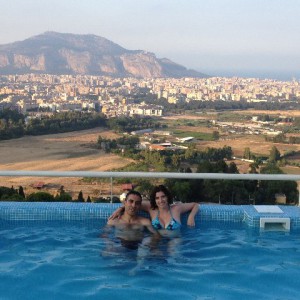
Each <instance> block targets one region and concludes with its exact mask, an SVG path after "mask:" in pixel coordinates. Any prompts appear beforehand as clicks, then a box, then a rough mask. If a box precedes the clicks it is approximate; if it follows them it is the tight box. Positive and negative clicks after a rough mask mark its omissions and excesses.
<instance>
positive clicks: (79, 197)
mask: <svg viewBox="0 0 300 300" xmlns="http://www.w3.org/2000/svg"><path fill="white" fill-rule="evenodd" d="M77 201H78V202H84V198H83V194H82V191H80V192H79V194H78V197H77Z"/></svg>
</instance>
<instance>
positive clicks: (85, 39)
mask: <svg viewBox="0 0 300 300" xmlns="http://www.w3.org/2000/svg"><path fill="white" fill-rule="evenodd" d="M24 73H48V74H70V75H76V74H81V75H84V74H86V75H108V76H115V77H126V76H132V77H138V78H149V77H207V75H205V74H202V73H200V72H197V71H194V70H188V69H187V68H185V67H184V66H181V65H179V64H176V63H174V62H172V61H171V60H169V59H167V58H163V59H159V58H157V57H156V55H155V54H154V53H150V52H146V51H142V50H127V49H125V48H123V47H121V46H119V45H117V44H116V43H114V42H112V41H110V40H108V39H106V38H103V37H100V36H96V35H90V34H89V35H79V34H69V33H57V32H45V33H43V34H40V35H37V36H33V37H30V38H28V39H26V40H24V41H19V42H14V43H11V44H6V45H0V74H24Z"/></svg>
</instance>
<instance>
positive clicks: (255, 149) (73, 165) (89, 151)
mask: <svg viewBox="0 0 300 300" xmlns="http://www.w3.org/2000/svg"><path fill="white" fill-rule="evenodd" d="M255 112H256V113H258V112H257V111H253V112H252V113H253V114H255ZM268 113H272V112H268ZM284 113H285V112H284ZM293 113H294V114H295V115H297V113H298V114H299V116H300V112H293ZM286 115H288V114H286ZM167 118H168V121H169V122H174V120H178V119H179V118H178V116H174V119H173V117H167ZM180 120H181V121H183V122H182V125H178V126H176V127H174V129H175V128H176V130H179V131H184V132H186V133H187V134H188V135H189V133H191V132H197V133H203V134H206V135H207V134H211V133H212V132H213V131H214V130H216V128H213V127H211V128H207V127H205V126H204V124H203V126H187V125H186V124H185V122H184V120H203V116H202V115H201V116H188V115H183V116H181V117H180ZM99 135H101V136H102V137H103V138H117V137H118V135H116V134H115V133H113V132H112V131H108V130H106V129H103V128H95V129H91V130H84V131H77V132H70V133H62V134H53V135H43V136H28V137H23V138H20V139H14V140H8V141H0V169H1V170H30V171H35V170H36V171H37V170H41V171H43V170H48V171H108V170H113V169H118V168H121V167H124V166H126V165H128V164H130V163H131V162H132V160H130V159H127V158H123V157H119V156H116V155H114V154H107V153H104V152H103V151H101V150H99V149H96V148H95V147H94V144H95V143H96V141H97V139H98V136H99ZM273 145H275V146H276V147H277V148H278V150H279V151H280V153H281V154H284V153H285V152H287V151H300V145H291V144H281V143H276V144H274V143H270V142H265V139H264V137H263V136H261V135H227V136H221V138H220V140H218V141H204V140H203V141H199V142H198V144H197V147H198V149H199V150H204V149H205V148H207V147H213V148H222V147H223V146H230V147H231V148H232V150H233V153H234V156H237V157H242V156H243V153H244V150H245V148H246V147H249V148H250V150H251V152H252V153H254V154H255V155H265V156H268V155H269V153H270V150H271V148H272V146H273ZM293 159H294V161H295V162H297V161H299V160H300V157H296V156H295V157H294V158H293ZM235 162H236V164H237V166H238V168H239V170H240V172H241V173H244V172H247V169H248V166H249V163H245V162H242V161H238V160H237V161H235ZM284 171H285V172H286V173H291V174H299V173H300V168H297V167H285V168H284ZM0 180H1V183H0V185H1V186H7V187H11V186H14V187H15V188H17V187H18V186H20V185H22V186H23V188H24V189H25V193H26V194H30V193H31V192H34V191H36V190H34V189H33V188H32V187H31V185H32V184H33V183H35V182H38V181H43V182H45V184H46V189H47V191H49V192H51V193H53V194H56V193H57V190H58V189H59V188H60V187H61V186H64V189H65V191H66V192H69V193H70V194H71V195H72V197H73V198H74V199H75V198H76V197H77V195H78V193H79V191H80V190H82V192H83V196H84V197H85V198H86V197H87V196H88V195H90V197H97V196H101V195H102V196H106V195H109V194H110V183H109V182H107V181H106V182H105V180H103V181H102V182H92V183H88V182H83V181H82V180H81V179H80V178H52V177H51V178H36V177H15V178H12V177H5V178H4V177H1V179H0ZM113 193H114V194H116V195H119V194H120V193H121V188H120V185H116V184H114V189H113Z"/></svg>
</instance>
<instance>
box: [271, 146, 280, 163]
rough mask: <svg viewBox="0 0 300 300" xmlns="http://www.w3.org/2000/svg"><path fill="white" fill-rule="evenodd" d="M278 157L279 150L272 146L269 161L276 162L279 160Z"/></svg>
mask: <svg viewBox="0 0 300 300" xmlns="http://www.w3.org/2000/svg"><path fill="white" fill-rule="evenodd" d="M280 156H281V155H280V152H279V150H278V149H277V148H276V146H273V147H272V149H271V151H270V156H269V161H270V162H276V161H278V160H280Z"/></svg>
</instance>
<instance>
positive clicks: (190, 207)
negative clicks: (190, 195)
mask: <svg viewBox="0 0 300 300" xmlns="http://www.w3.org/2000/svg"><path fill="white" fill-rule="evenodd" d="M178 209H179V211H180V214H184V213H186V212H188V211H190V213H189V216H188V219H187V225H188V226H193V227H194V226H195V216H196V214H197V212H198V210H199V204H198V203H196V202H190V203H182V204H179V206H178Z"/></svg>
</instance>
